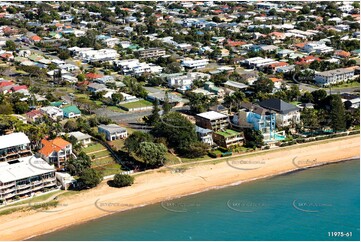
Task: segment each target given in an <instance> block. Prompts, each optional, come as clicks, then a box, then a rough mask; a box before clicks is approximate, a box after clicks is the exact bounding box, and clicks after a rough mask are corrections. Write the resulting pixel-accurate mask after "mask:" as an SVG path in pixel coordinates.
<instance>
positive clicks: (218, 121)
mask: <svg viewBox="0 0 361 242" xmlns="http://www.w3.org/2000/svg"><path fill="white" fill-rule="evenodd" d="M196 125H197V126H199V127H202V128H204V129H210V130H213V131H218V130H220V129H226V128H227V127H228V125H229V122H228V116H227V115H224V114H221V113H218V112H215V111H209V112H204V113H199V114H197V115H196Z"/></svg>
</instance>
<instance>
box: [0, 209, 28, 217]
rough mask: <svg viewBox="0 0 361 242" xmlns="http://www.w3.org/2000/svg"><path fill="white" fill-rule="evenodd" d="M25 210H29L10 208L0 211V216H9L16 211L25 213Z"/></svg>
mask: <svg viewBox="0 0 361 242" xmlns="http://www.w3.org/2000/svg"><path fill="white" fill-rule="evenodd" d="M26 210H30V208H10V209H5V210H1V211H0V216H1V215H7V214H11V213H14V212H17V211H26Z"/></svg>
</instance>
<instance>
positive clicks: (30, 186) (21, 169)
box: [0, 156, 56, 202]
mask: <svg viewBox="0 0 361 242" xmlns="http://www.w3.org/2000/svg"><path fill="white" fill-rule="evenodd" d="M54 187H56V177H55V169H54V167H53V166H51V165H49V164H48V163H46V161H44V160H43V159H41V158H36V157H35V156H28V157H23V158H19V159H18V160H16V161H14V162H11V163H7V162H2V163H0V200H2V201H3V202H6V201H7V200H11V199H14V198H16V197H23V196H27V195H31V194H32V193H35V192H41V191H46V190H47V189H50V188H54Z"/></svg>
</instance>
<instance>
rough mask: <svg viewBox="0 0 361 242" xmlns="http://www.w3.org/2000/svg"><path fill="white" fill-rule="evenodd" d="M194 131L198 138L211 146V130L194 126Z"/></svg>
mask: <svg viewBox="0 0 361 242" xmlns="http://www.w3.org/2000/svg"><path fill="white" fill-rule="evenodd" d="M196 133H197V135H198V138H199V139H200V140H201V141H202V142H203V143H205V144H208V145H209V146H213V138H212V134H213V130H210V129H204V128H201V127H198V126H196Z"/></svg>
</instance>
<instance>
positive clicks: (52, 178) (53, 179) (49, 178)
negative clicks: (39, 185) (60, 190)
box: [43, 176, 56, 182]
mask: <svg viewBox="0 0 361 242" xmlns="http://www.w3.org/2000/svg"><path fill="white" fill-rule="evenodd" d="M55 180H56V177H55V176H54V177H48V178H45V179H43V182H51V181H55Z"/></svg>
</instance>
